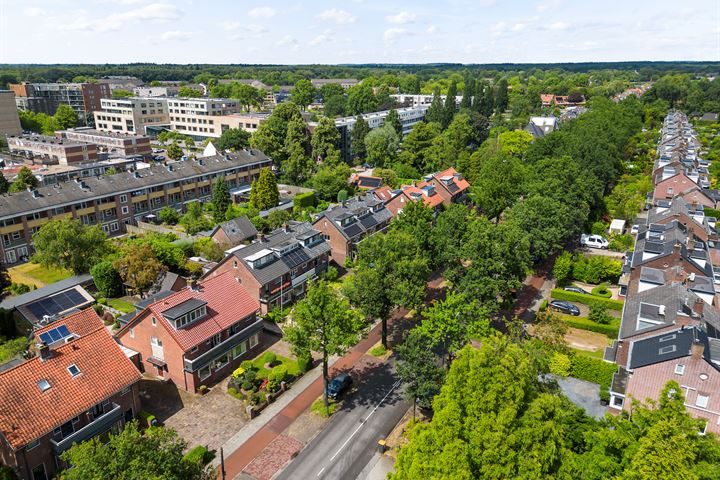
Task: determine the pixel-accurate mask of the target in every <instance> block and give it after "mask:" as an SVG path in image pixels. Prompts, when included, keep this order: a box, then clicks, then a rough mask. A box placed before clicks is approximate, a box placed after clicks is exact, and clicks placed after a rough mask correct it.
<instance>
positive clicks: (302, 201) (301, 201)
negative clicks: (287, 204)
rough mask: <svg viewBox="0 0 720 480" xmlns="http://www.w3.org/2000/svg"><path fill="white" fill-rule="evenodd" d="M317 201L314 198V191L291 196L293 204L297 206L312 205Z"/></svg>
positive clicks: (305, 206)
mask: <svg viewBox="0 0 720 480" xmlns="http://www.w3.org/2000/svg"><path fill="white" fill-rule="evenodd" d="M316 203H317V201H316V200H315V192H305V193H299V194H297V195H295V198H293V206H295V207H298V208H301V209H302V208H307V207H314V206H315V204H316Z"/></svg>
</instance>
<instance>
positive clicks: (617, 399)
mask: <svg viewBox="0 0 720 480" xmlns="http://www.w3.org/2000/svg"><path fill="white" fill-rule="evenodd" d="M612 403H613V407H615V408H622V406H623V403H624V402H623V398H622V397H613V402H612Z"/></svg>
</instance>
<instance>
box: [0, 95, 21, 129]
mask: <svg viewBox="0 0 720 480" xmlns="http://www.w3.org/2000/svg"><path fill="white" fill-rule="evenodd" d="M21 133H22V128H21V127H20V117H18V112H17V107H16V106H15V93H14V92H12V91H11V90H0V138H2V136H3V135H20V134H21Z"/></svg>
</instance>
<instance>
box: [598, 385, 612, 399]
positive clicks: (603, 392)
mask: <svg viewBox="0 0 720 480" xmlns="http://www.w3.org/2000/svg"><path fill="white" fill-rule="evenodd" d="M600 400H603V401H605V402H609V401H610V387H609V386H607V385H600Z"/></svg>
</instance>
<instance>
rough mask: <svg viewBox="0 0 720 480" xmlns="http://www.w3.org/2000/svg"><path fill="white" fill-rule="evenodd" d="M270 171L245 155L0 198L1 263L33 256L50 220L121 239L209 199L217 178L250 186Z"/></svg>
mask: <svg viewBox="0 0 720 480" xmlns="http://www.w3.org/2000/svg"><path fill="white" fill-rule="evenodd" d="M270 166H272V161H271V160H270V159H269V158H267V157H266V156H265V155H264V154H262V153H261V152H260V151H258V150H244V151H240V152H237V153H232V154H224V155H214V156H210V157H202V158H198V159H197V160H188V161H183V162H174V163H170V164H168V165H166V166H163V165H154V166H151V167H149V168H145V169H141V170H135V171H132V172H120V173H117V174H114V175H105V176H103V177H98V178H95V177H90V178H76V179H75V180H74V181H72V182H65V183H60V184H57V185H52V186H46V187H39V188H38V189H36V190H32V191H23V192H17V193H7V194H4V195H0V238H1V240H2V241H1V242H0V262H4V263H7V264H14V263H17V262H18V261H22V259H23V258H26V257H27V256H28V255H29V254H30V253H32V235H33V234H34V233H35V232H36V231H37V230H38V229H39V228H40V227H41V226H42V225H43V224H45V223H46V222H48V221H49V220H51V219H56V218H65V217H72V218H76V219H78V220H80V221H82V222H83V223H84V224H86V225H100V226H101V227H102V229H103V230H104V231H105V232H106V233H107V234H108V235H111V236H114V235H120V234H123V233H125V232H126V226H127V225H134V224H136V223H137V221H138V220H141V219H142V218H144V217H145V216H147V215H150V214H157V213H158V212H159V211H160V210H161V209H162V208H164V207H166V206H167V207H171V208H175V209H177V210H179V211H182V210H183V209H184V208H185V206H186V204H187V203H189V202H194V201H208V200H210V198H211V197H212V186H213V182H214V181H215V180H216V179H217V178H219V177H224V178H225V182H226V183H227V184H228V187H229V188H236V187H241V186H249V185H250V184H251V183H252V181H253V180H254V179H256V178H257V177H258V176H259V174H260V170H261V168H264V167H270Z"/></svg>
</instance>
